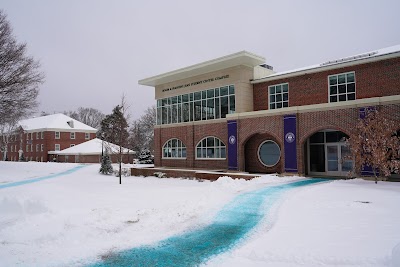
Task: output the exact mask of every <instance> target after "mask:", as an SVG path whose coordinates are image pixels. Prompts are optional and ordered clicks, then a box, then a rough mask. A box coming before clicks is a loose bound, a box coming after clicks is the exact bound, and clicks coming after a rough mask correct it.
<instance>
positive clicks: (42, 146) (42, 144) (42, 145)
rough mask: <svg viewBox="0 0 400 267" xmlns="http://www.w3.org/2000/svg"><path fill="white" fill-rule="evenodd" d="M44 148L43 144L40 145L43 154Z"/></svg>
mask: <svg viewBox="0 0 400 267" xmlns="http://www.w3.org/2000/svg"><path fill="white" fill-rule="evenodd" d="M43 147H44V145H43V144H41V145H40V151H42V152H43Z"/></svg>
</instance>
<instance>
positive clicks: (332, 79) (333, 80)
mask: <svg viewBox="0 0 400 267" xmlns="http://www.w3.org/2000/svg"><path fill="white" fill-rule="evenodd" d="M335 84H337V76H336V75H334V76H330V77H329V85H335Z"/></svg>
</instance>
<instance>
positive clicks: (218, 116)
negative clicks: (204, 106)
mask: <svg viewBox="0 0 400 267" xmlns="http://www.w3.org/2000/svg"><path fill="white" fill-rule="evenodd" d="M220 108H221V107H220V105H219V98H215V118H216V119H219V118H220V113H219V110H220Z"/></svg>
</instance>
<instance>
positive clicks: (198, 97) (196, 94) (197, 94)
mask: <svg viewBox="0 0 400 267" xmlns="http://www.w3.org/2000/svg"><path fill="white" fill-rule="evenodd" d="M200 99H201V92H196V93H194V100H200Z"/></svg>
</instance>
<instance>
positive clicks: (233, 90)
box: [229, 85, 235, 95]
mask: <svg viewBox="0 0 400 267" xmlns="http://www.w3.org/2000/svg"><path fill="white" fill-rule="evenodd" d="M234 93H235V87H234V86H233V85H230V86H229V94H230V95H233V94H234Z"/></svg>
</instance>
